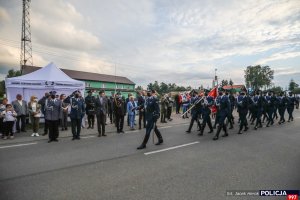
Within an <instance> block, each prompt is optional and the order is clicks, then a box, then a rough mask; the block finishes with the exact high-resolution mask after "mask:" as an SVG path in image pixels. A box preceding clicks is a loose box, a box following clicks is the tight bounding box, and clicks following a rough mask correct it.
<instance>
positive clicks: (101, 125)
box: [96, 113, 124, 136]
mask: <svg viewBox="0 0 300 200" xmlns="http://www.w3.org/2000/svg"><path fill="white" fill-rule="evenodd" d="M96 116H97V127H98V133H99V136H101V135H104V134H105V118H106V115H104V114H103V113H100V114H99V115H98V114H97V115H96ZM123 119H124V118H123Z"/></svg>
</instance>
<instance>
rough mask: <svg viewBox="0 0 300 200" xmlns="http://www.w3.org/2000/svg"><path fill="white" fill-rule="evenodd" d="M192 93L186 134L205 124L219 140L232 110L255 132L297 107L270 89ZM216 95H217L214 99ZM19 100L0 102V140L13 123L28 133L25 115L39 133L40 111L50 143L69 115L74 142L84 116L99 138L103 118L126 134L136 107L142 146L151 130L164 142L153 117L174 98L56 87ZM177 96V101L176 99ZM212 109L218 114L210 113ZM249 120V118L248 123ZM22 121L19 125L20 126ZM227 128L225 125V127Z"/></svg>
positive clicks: (242, 128) (164, 114)
mask: <svg viewBox="0 0 300 200" xmlns="http://www.w3.org/2000/svg"><path fill="white" fill-rule="evenodd" d="M191 95H192V97H191V98H188V99H187V100H185V101H183V102H182V104H183V105H186V107H185V108H184V110H185V111H186V110H187V109H188V107H189V106H192V107H191V110H190V111H188V112H185V113H184V114H183V115H182V116H183V118H186V117H188V113H190V114H191V121H190V125H189V127H188V130H187V131H186V132H187V133H191V131H192V127H193V125H194V123H196V124H197V126H198V131H200V132H199V134H198V135H199V136H202V135H203V133H204V129H205V128H206V126H208V128H209V132H208V133H213V132H214V129H216V134H215V136H214V137H213V139H214V140H218V139H219V135H220V133H221V131H222V130H223V132H224V134H223V135H222V137H227V136H228V129H233V128H234V123H235V120H234V117H233V111H234V109H235V108H236V109H237V112H238V117H239V118H238V120H237V122H238V124H239V125H238V126H239V130H238V131H237V133H238V134H242V133H243V132H246V131H247V130H248V129H249V124H250V125H254V130H257V129H259V128H262V127H263V123H265V122H266V127H269V126H272V125H274V123H275V121H274V120H278V124H283V123H285V122H286V120H285V113H286V112H287V113H288V119H287V122H291V121H293V120H294V118H293V111H294V108H295V106H296V108H299V98H296V97H295V96H294V95H293V94H292V93H289V94H288V95H287V93H283V92H280V93H279V94H275V92H273V91H268V92H261V91H256V92H254V93H251V94H249V93H247V92H246V91H242V92H240V93H239V95H237V96H236V97H235V96H234V95H233V94H232V93H231V94H228V92H226V91H224V90H223V91H219V92H218V95H214V97H213V96H210V95H209V93H208V92H205V93H200V94H198V93H197V92H195V91H194V92H192V94H191ZM215 96H216V97H215ZM16 98H17V99H16V100H14V101H13V102H12V104H8V101H7V99H4V100H3V102H2V104H1V105H0V109H1V114H0V122H1V123H0V130H1V132H2V133H3V134H2V138H3V139H7V138H11V139H12V138H13V137H14V135H13V134H14V131H13V126H14V124H16V129H17V132H20V131H22V132H26V130H25V119H26V115H27V114H29V116H30V121H31V124H32V128H33V134H32V135H31V136H38V129H39V118H40V117H41V113H42V114H44V118H45V127H44V134H43V135H47V134H48V135H49V140H48V142H49V143H50V142H53V141H55V142H57V141H58V140H57V138H58V135H59V125H60V126H61V131H64V130H67V122H68V117H70V119H71V131H72V135H73V137H72V140H79V139H80V132H81V128H82V125H83V121H85V119H84V117H85V116H87V121H88V127H87V128H88V129H94V128H95V123H97V124H96V129H97V132H98V137H102V136H106V134H105V125H107V122H106V120H107V116H108V117H109V118H108V119H109V120H110V123H111V124H113V123H114V124H115V126H116V129H117V133H124V130H123V127H124V118H125V115H126V113H128V115H127V116H128V118H127V122H128V126H130V128H131V130H134V125H135V115H136V111H138V112H139V114H138V126H139V129H141V128H142V127H143V128H146V134H145V138H144V140H143V142H142V144H141V145H140V146H139V147H138V149H143V148H145V147H146V144H147V141H148V140H149V136H150V133H151V130H152V129H154V133H155V134H156V136H157V137H158V143H157V145H159V144H161V143H163V139H162V136H161V134H160V131H159V130H158V128H157V126H156V122H157V120H158V119H159V118H160V116H161V123H166V122H167V121H166V119H167V120H169V121H171V120H172V119H171V113H172V107H173V101H172V99H171V97H170V96H169V95H164V96H163V97H162V99H161V100H160V105H161V107H159V100H158V98H157V96H156V92H155V91H147V92H145V91H144V92H141V93H140V94H139V96H138V98H137V103H136V102H135V101H134V97H133V96H129V97H128V99H126V100H125V99H124V98H123V97H122V96H121V94H120V93H119V92H118V93H116V94H115V95H114V97H110V98H108V97H107V96H106V95H105V92H104V91H100V92H99V94H98V95H97V96H94V95H92V91H88V95H87V96H86V97H85V98H84V97H83V96H82V95H81V93H80V91H75V92H73V93H72V94H71V95H69V96H66V95H64V94H61V95H60V96H58V95H57V94H56V92H55V91H52V92H50V93H45V96H44V97H43V98H42V99H40V100H38V99H37V97H36V96H32V97H31V98H30V102H29V103H28V104H27V102H26V101H24V100H23V99H22V96H21V95H20V94H18V95H17V97H16ZM176 102H177V101H176V98H175V103H176ZM214 110H216V113H214ZM212 111H213V116H215V122H214V125H213V124H212V120H211V116H212ZM176 113H177V114H179V109H178V105H177V103H176ZM248 121H249V122H248ZM20 123H21V126H20ZM227 126H229V127H228V128H227Z"/></svg>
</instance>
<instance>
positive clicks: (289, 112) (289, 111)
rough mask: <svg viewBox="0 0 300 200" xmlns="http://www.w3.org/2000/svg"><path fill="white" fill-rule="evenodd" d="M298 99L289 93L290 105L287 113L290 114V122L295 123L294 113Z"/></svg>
mask: <svg viewBox="0 0 300 200" xmlns="http://www.w3.org/2000/svg"><path fill="white" fill-rule="evenodd" d="M296 101H297V100H296V98H295V97H294V96H293V93H292V92H290V93H289V97H288V105H287V112H288V114H289V120H288V122H290V121H294V117H293V111H294V107H295V105H296Z"/></svg>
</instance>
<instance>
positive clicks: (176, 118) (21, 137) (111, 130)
mask: <svg viewBox="0 0 300 200" xmlns="http://www.w3.org/2000/svg"><path fill="white" fill-rule="evenodd" d="M171 118H172V119H173V120H172V121H167V122H168V123H160V119H159V120H158V122H157V126H158V127H167V126H172V125H175V124H186V123H189V122H190V119H182V118H181V115H180V114H175V112H174V113H172V116H171ZM95 119H96V118H95ZM135 122H136V124H137V125H136V126H135V132H145V129H141V130H139V129H138V116H136V118H135ZM107 123H108V124H107V125H106V127H105V133H106V135H107V137H109V136H113V135H117V129H116V127H115V125H114V124H110V121H109V118H107ZM86 124H87V123H86ZM142 126H143V124H142ZM26 131H27V132H25V133H23V132H21V133H15V134H14V136H15V137H14V139H7V140H3V139H0V146H1V145H5V144H15V143H22V142H34V141H40V140H48V135H46V136H42V134H43V132H44V129H43V128H40V130H39V134H40V136H39V137H32V136H31V134H32V130H31V129H29V128H27V129H26ZM124 132H125V134H126V133H128V132H133V131H132V130H130V127H129V126H127V116H125V119H124ZM121 134H123V133H121ZM80 135H81V137H87V136H92V135H94V136H98V131H97V123H95V126H94V129H87V126H86V128H82V129H81V134H80ZM68 137H72V132H71V127H68V130H67V131H61V130H60V128H59V138H68ZM102 138H103V139H105V137H102Z"/></svg>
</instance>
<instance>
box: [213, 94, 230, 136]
mask: <svg viewBox="0 0 300 200" xmlns="http://www.w3.org/2000/svg"><path fill="white" fill-rule="evenodd" d="M219 96H220V97H219V102H218V103H217V104H216V105H217V107H218V112H219V119H218V129H217V133H216V135H215V137H214V138H213V140H217V139H219V134H220V132H221V129H222V128H223V130H224V134H223V135H222V137H227V136H228V133H227V127H226V124H225V119H226V118H227V116H228V113H229V112H230V101H229V99H228V97H227V96H226V95H223V91H220V92H219Z"/></svg>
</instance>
